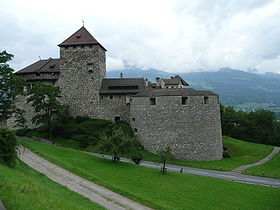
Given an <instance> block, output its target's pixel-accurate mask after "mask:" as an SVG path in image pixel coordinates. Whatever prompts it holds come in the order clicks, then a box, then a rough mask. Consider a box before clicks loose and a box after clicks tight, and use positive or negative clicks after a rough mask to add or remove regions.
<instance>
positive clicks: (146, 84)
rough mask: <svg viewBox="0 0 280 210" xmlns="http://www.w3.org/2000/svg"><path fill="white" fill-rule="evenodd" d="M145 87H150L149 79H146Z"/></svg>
mask: <svg viewBox="0 0 280 210" xmlns="http://www.w3.org/2000/svg"><path fill="white" fill-rule="evenodd" d="M145 86H146V87H148V86H149V80H148V79H147V78H145Z"/></svg>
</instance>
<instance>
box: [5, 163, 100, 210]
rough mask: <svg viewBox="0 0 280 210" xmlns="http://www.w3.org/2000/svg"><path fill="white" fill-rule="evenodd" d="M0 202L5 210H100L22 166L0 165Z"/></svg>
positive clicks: (84, 199) (82, 198)
mask: <svg viewBox="0 0 280 210" xmlns="http://www.w3.org/2000/svg"><path fill="white" fill-rule="evenodd" d="M0 198H1V200H2V201H3V202H4V204H5V206H6V208H7V209H8V210H33V209H34V210H35V209H36V210H53V209H59V210H69V209H71V210H89V209H96V210H97V209H100V210H101V209H103V208H101V207H99V206H97V205H96V204H94V203H92V202H91V201H89V200H87V199H86V198H84V197H82V196H80V195H78V194H76V193H74V192H71V191H70V190H68V189H66V188H64V187H62V186H60V185H58V184H56V183H54V182H52V181H51V180H49V179H48V178H47V177H45V176H43V175H40V174H39V173H37V172H35V171H33V170H32V169H30V168H29V167H28V166H26V165H25V164H23V163H22V162H19V163H18V164H17V166H16V168H14V169H11V168H8V167H6V166H4V165H2V164H0Z"/></svg>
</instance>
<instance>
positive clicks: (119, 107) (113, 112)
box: [98, 95, 130, 122]
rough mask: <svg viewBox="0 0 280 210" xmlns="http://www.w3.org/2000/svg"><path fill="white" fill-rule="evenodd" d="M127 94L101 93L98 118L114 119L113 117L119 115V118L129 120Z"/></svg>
mask: <svg viewBox="0 0 280 210" xmlns="http://www.w3.org/2000/svg"><path fill="white" fill-rule="evenodd" d="M127 102H129V96H125V95H111V96H109V95H103V96H101V97H100V109H99V115H98V118H102V119H106V120H112V121H114V120H115V117H120V120H124V121H126V122H129V115H130V112H129V106H130V105H129V103H127Z"/></svg>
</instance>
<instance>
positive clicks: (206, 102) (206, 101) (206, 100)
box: [203, 96, 209, 104]
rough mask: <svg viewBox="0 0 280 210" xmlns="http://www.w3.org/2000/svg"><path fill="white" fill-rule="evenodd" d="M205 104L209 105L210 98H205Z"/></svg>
mask: <svg viewBox="0 0 280 210" xmlns="http://www.w3.org/2000/svg"><path fill="white" fill-rule="evenodd" d="M203 102H204V104H208V103H209V98H208V96H204V101H203Z"/></svg>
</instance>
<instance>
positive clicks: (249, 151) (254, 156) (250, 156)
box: [55, 137, 273, 171]
mask: <svg viewBox="0 0 280 210" xmlns="http://www.w3.org/2000/svg"><path fill="white" fill-rule="evenodd" d="M223 140H224V145H225V146H226V147H227V148H228V149H229V153H230V155H231V157H230V158H224V159H223V160H218V161H188V160H176V159H173V160H170V161H168V163H173V164H177V165H183V166H191V167H195V168H205V169H215V170H221V171H230V170H232V169H234V168H237V167H238V166H241V165H244V164H249V163H254V162H256V161H258V160H260V159H262V158H264V157H265V156H267V155H268V154H270V153H271V152H272V149H273V147H272V146H268V145H263V144H255V143H250V142H246V141H241V140H238V139H234V138H230V137H224V138H223ZM55 142H56V145H58V146H64V147H69V148H73V149H79V144H78V142H76V141H74V140H71V139H69V140H68V139H62V138H58V139H56V140H55ZM87 151H92V152H98V151H97V150H96V148H94V147H89V148H88V149H87ZM143 159H144V160H148V161H154V162H160V157H159V156H158V155H156V154H153V153H151V152H148V151H144V152H143Z"/></svg>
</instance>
